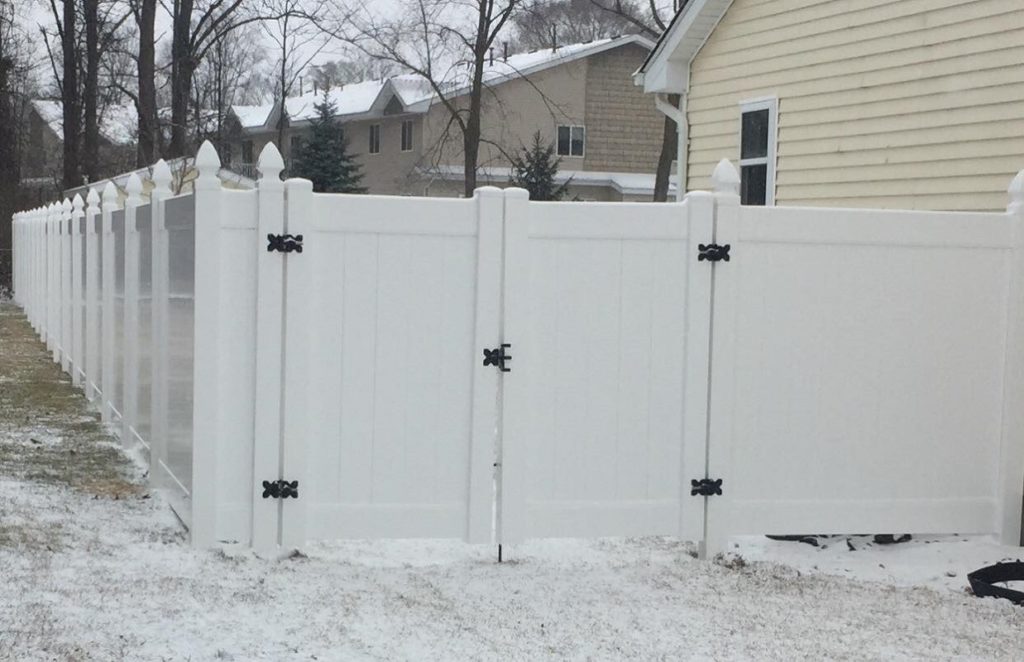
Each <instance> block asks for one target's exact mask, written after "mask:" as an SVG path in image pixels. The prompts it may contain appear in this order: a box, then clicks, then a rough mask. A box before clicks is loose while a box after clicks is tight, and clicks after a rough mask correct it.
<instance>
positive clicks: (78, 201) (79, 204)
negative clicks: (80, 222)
mask: <svg viewBox="0 0 1024 662" xmlns="http://www.w3.org/2000/svg"><path fill="white" fill-rule="evenodd" d="M71 206H72V207H73V208H74V210H75V211H76V212H78V211H82V208H83V207H85V200H82V194H80V193H75V197H74V199H73V200H72V201H71Z"/></svg>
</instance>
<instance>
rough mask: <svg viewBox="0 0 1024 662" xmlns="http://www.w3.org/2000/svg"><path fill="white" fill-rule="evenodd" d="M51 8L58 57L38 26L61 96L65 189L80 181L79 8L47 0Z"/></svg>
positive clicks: (70, 0) (72, 0)
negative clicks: (58, 68)
mask: <svg viewBox="0 0 1024 662" xmlns="http://www.w3.org/2000/svg"><path fill="white" fill-rule="evenodd" d="M50 11H51V12H52V13H53V20H54V23H55V24H56V27H57V36H58V37H59V39H60V57H59V58H57V57H56V56H55V55H54V53H53V50H52V49H51V48H50V44H49V39H48V38H47V32H46V31H45V30H44V29H43V28H42V27H40V31H41V32H42V33H43V40H44V43H45V44H46V49H47V52H48V53H49V55H50V65H51V67H52V68H53V74H54V80H55V82H56V84H57V88H58V90H59V92H60V98H61V108H62V110H61V112H62V114H63V117H62V120H63V129H64V143H63V153H62V162H63V176H62V185H63V187H64V188H73V187H75V186H79V185H81V184H82V172H81V162H80V145H81V138H82V128H81V127H82V124H81V91H80V90H79V87H78V43H77V37H78V30H77V29H76V27H75V25H76V23H77V21H78V11H77V7H76V3H75V0H63V1H62V4H61V7H60V8H58V7H57V0H50ZM58 59H59V60H60V64H61V69H60V71H59V72H58V70H57V60H58Z"/></svg>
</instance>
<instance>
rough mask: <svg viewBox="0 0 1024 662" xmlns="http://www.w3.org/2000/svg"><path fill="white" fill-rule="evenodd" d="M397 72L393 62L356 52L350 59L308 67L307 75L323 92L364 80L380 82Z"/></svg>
mask: <svg viewBox="0 0 1024 662" xmlns="http://www.w3.org/2000/svg"><path fill="white" fill-rule="evenodd" d="M396 71H397V68H396V67H395V64H394V63H393V62H388V61H384V60H378V59H376V58H372V57H369V56H367V55H366V54H365V53H362V52H356V53H354V54H353V55H352V56H350V57H345V58H341V59H338V60H331V61H329V62H324V63H322V64H316V65H312V66H310V67H307V69H306V74H307V75H308V76H309V78H310V81H311V82H312V83H313V85H315V86H316V87H317V88H318V89H321V90H323V89H328V88H332V87H338V86H340V85H347V84H349V83H358V82H360V81H364V80H380V79H382V78H387V77H389V76H392V75H394V74H395V73H396Z"/></svg>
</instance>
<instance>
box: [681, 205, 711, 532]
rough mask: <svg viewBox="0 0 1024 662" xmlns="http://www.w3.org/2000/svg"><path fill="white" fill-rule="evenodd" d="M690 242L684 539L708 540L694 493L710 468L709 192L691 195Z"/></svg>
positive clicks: (688, 208) (683, 455)
mask: <svg viewBox="0 0 1024 662" xmlns="http://www.w3.org/2000/svg"><path fill="white" fill-rule="evenodd" d="M685 208H686V215H687V223H688V224H689V229H688V237H689V239H688V241H687V242H686V243H685V246H686V255H684V256H680V259H681V260H683V261H684V262H685V264H686V265H687V268H686V272H687V273H686V287H687V292H686V334H685V337H686V363H685V365H686V368H685V370H686V373H685V378H684V385H685V386H684V387H685V392H684V393H685V395H684V402H683V438H682V440H681V443H682V446H683V447H682V453H681V460H682V467H681V470H682V471H683V472H684V473H683V474H682V480H681V481H680V494H679V499H680V509H679V512H680V522H679V531H680V533H679V535H680V537H681V538H683V539H685V540H698V541H699V540H704V534H705V531H704V517H705V506H706V504H705V501H706V499H702V498H701V497H695V496H692V495H691V494H690V480H692V479H694V478H698V479H699V478H703V477H704V474H705V472H706V469H707V424H708V388H709V383H708V382H709V378H710V375H709V374H708V371H709V369H710V351H709V350H710V347H711V329H710V319H711V267H710V263H708V262H700V261H698V260H697V254H698V253H697V247H698V245H699V244H710V243H712V242H713V240H714V224H715V200H714V198H713V197H712V196H711V194H709V193H704V192H698V193H691V194H689V195H687V196H686V205H685Z"/></svg>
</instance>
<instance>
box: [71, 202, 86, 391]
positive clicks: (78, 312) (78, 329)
mask: <svg viewBox="0 0 1024 662" xmlns="http://www.w3.org/2000/svg"><path fill="white" fill-rule="evenodd" d="M84 206H85V201H84V200H82V196H81V195H78V194H77V193H76V194H75V199H74V200H72V201H71V207H72V211H71V355H72V357H73V359H74V360H73V365H72V369H71V381H72V382H73V383H74V384H75V385H76V386H79V385H81V384H82V377H83V376H84V375H85V315H84V314H83V313H84V309H83V305H84V303H85V284H84V283H83V282H82V275H83V273H84V272H83V269H82V267H83V264H84V260H83V257H84V256H83V254H82V239H83V237H82V218H83V217H84V215H85V211H84Z"/></svg>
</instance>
